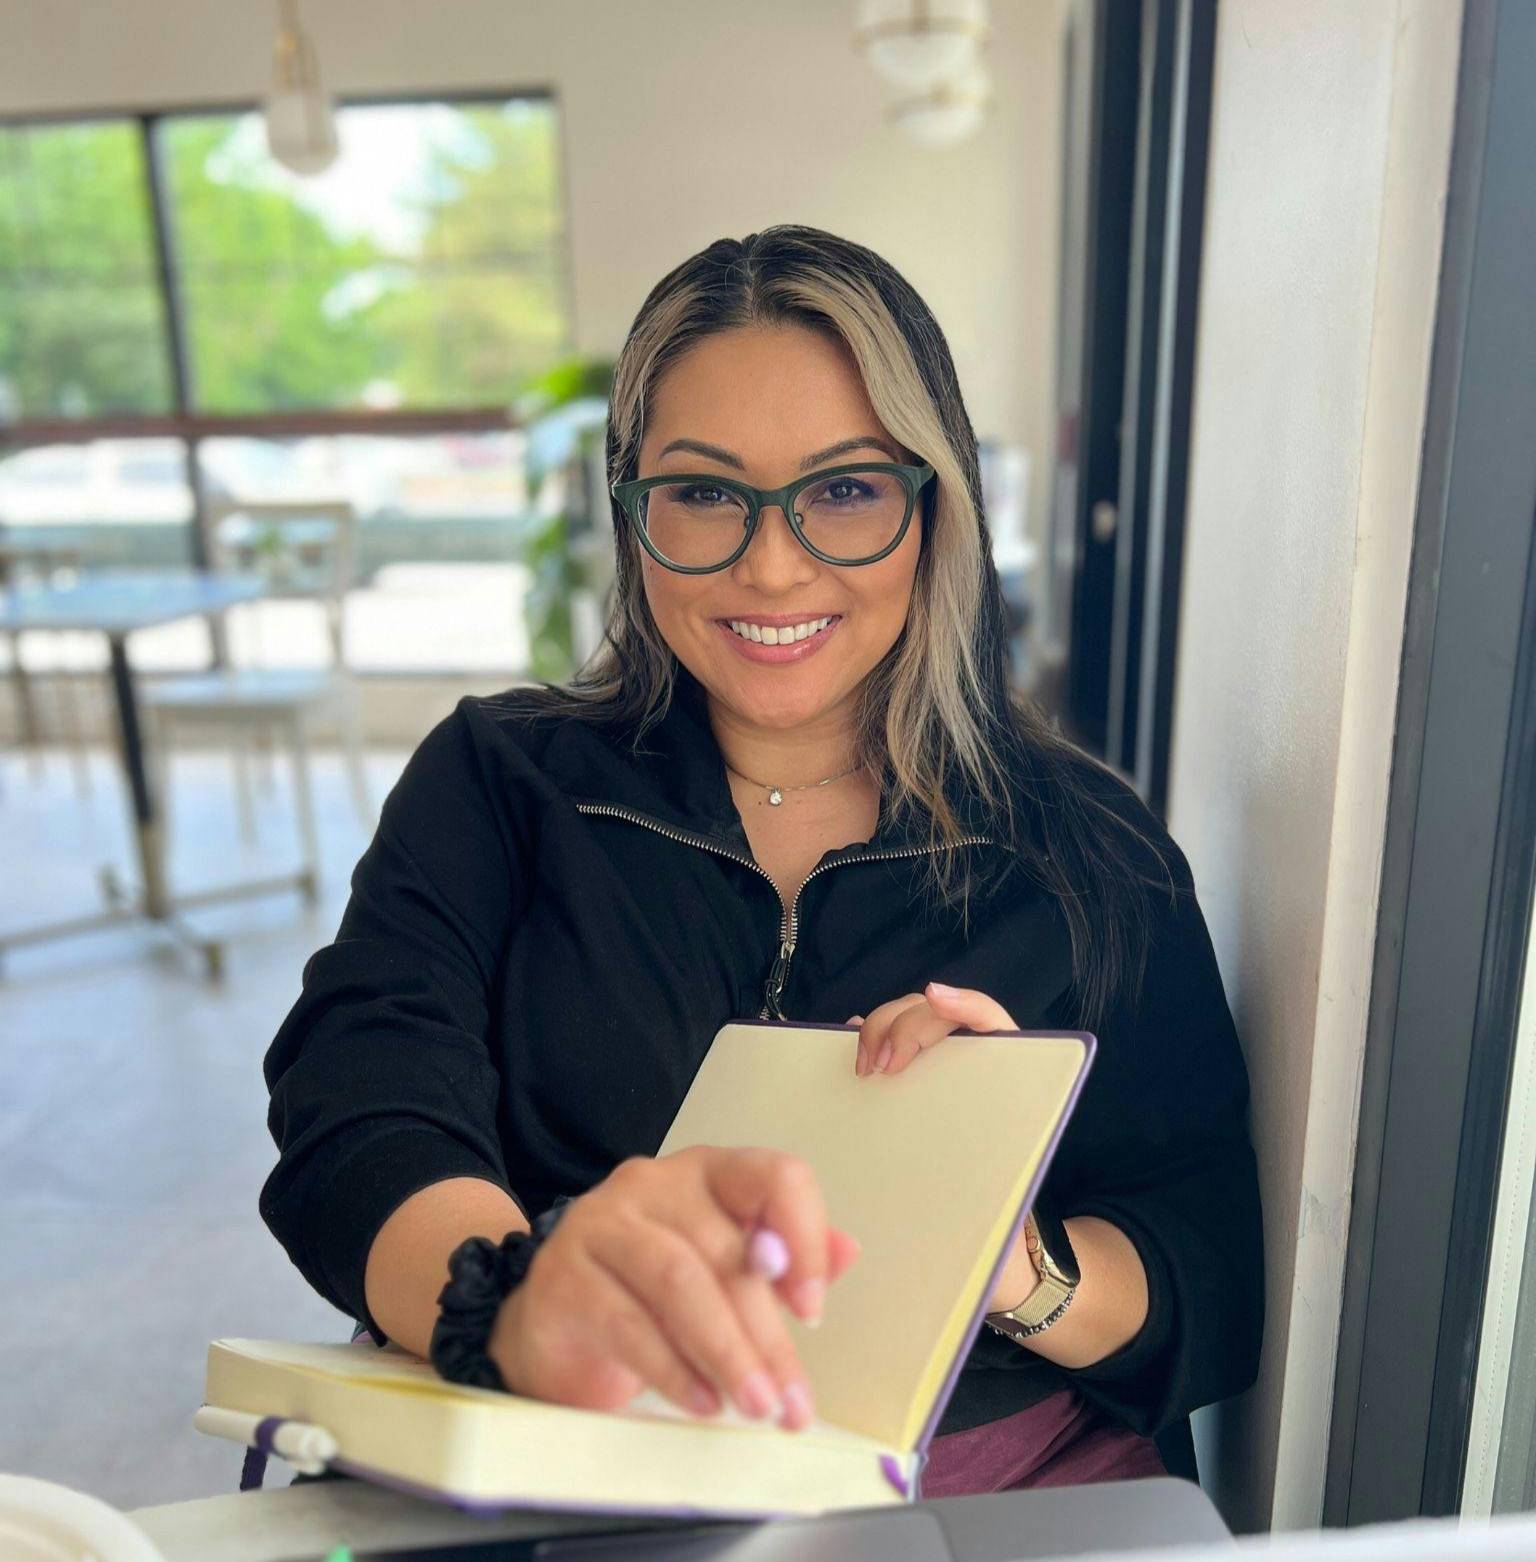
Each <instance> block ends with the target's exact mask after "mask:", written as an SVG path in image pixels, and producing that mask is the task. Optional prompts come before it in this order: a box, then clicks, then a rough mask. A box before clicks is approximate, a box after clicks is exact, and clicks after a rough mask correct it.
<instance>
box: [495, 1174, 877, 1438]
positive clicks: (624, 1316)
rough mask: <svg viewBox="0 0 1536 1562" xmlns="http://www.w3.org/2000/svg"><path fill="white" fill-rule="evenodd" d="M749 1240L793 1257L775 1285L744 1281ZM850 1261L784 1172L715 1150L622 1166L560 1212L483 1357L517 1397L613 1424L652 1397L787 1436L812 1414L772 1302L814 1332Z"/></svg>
mask: <svg viewBox="0 0 1536 1562" xmlns="http://www.w3.org/2000/svg"><path fill="white" fill-rule="evenodd" d="M758 1227H767V1228H769V1229H770V1230H772V1231H775V1232H777V1233H778V1235H779V1236H780V1237H782V1238H783V1240H784V1244H785V1247H786V1248H787V1250H788V1253H789V1267H788V1269H787V1270H786V1271H785V1272H784V1274H783V1275H782V1276H780V1277H779V1278H778V1279H777V1280H774V1281H769V1280H767V1279H766V1278H764V1277H763V1276H762V1275H760V1274H757V1273H755V1272H753V1271H752V1270H751V1269H750V1268H749V1267H748V1261H747V1244H748V1242H749V1240H750V1239H751V1236H752V1234H753V1231H754V1230H755V1229H757V1228H758ZM857 1252H858V1245H857V1243H856V1242H855V1241H854V1239H853V1238H852V1237H850V1236H848V1235H847V1234H846V1233H844V1232H841V1231H838V1230H837V1229H836V1228H834V1227H831V1226H829V1225H828V1222H827V1212H826V1206H825V1204H824V1202H823V1200H822V1195H821V1190H820V1188H819V1187H818V1186H817V1183H816V1178H815V1174H814V1173H813V1172H812V1171H811V1169H810V1167H809V1166H808V1165H807V1164H806V1163H805V1162H804V1161H802V1160H799V1159H797V1158H796V1157H795V1156H792V1155H784V1154H781V1153H780V1152H778V1151H776V1150H760V1149H725V1148H718V1147H714V1146H696V1147H694V1148H692V1149H688V1150H679V1151H676V1152H675V1153H673V1154H671V1155H664V1156H657V1157H651V1156H634V1157H631V1158H630V1159H629V1160H626V1161H623V1162H621V1163H620V1164H619V1165H618V1166H616V1167H615V1168H614V1170H613V1171H612V1172H611V1173H609V1175H608V1176H607V1177H605V1178H604V1179H603V1181H602V1182H600V1183H598V1184H597V1186H596V1187H594V1188H592V1189H591V1190H590V1191H589V1192H587V1193H584V1194H582V1196H581V1197H580V1198H579V1199H576V1200H575V1201H574V1202H573V1203H571V1204H569V1205H568V1206H567V1207H566V1209H565V1211H564V1213H563V1214H562V1215H561V1217H560V1221H559V1223H558V1224H557V1225H556V1227H555V1229H554V1231H553V1232H551V1234H550V1235H549V1236H548V1237H547V1238H546V1239H545V1241H544V1242H543V1243H542V1244H541V1245H540V1247H539V1249H538V1251H537V1252H536V1253H535V1255H534V1259H533V1263H532V1264H531V1265H530V1266H529V1270H528V1274H527V1276H526V1278H525V1279H524V1280H523V1282H522V1284H521V1285H519V1286H517V1287H516V1289H515V1290H513V1291H512V1293H511V1294H510V1295H509V1296H508V1297H507V1299H506V1301H505V1302H504V1303H503V1304H502V1307H501V1311H500V1312H499V1313H498V1314H497V1318H496V1323H495V1326H494V1328H493V1329H492V1331H491V1337H490V1340H489V1342H488V1349H489V1352H490V1355H491V1357H492V1359H493V1360H494V1361H495V1362H496V1365H497V1366H498V1368H499V1369H500V1370H501V1375H502V1379H503V1381H504V1382H505V1383H506V1385H507V1387H508V1388H509V1389H510V1390H512V1391H513V1392H514V1393H518V1394H528V1395H531V1396H533V1397H534V1398H538V1399H547V1400H553V1401H556V1402H558V1403H561V1404H568V1405H579V1406H582V1407H584V1408H587V1409H594V1410H616V1409H619V1408H620V1407H621V1406H623V1405H626V1404H628V1402H629V1401H630V1400H631V1399H632V1398H633V1397H634V1396H635V1394H637V1393H638V1392H639V1391H640V1390H641V1389H643V1388H646V1387H648V1386H649V1387H654V1388H656V1389H658V1390H659V1391H660V1392H661V1393H662V1394H664V1395H665V1396H666V1397H667V1398H668V1399H670V1400H671V1401H672V1402H673V1403H674V1404H676V1405H678V1406H680V1407H681V1408H684V1409H687V1410H690V1411H692V1412H693V1413H695V1414H698V1415H712V1414H714V1413H715V1412H716V1411H717V1410H718V1409H719V1408H720V1402H721V1396H722V1395H725V1396H728V1397H729V1398H730V1399H732V1400H733V1401H734V1402H735V1403H736V1405H737V1406H738V1407H739V1408H740V1409H741V1410H742V1412H743V1413H744V1414H746V1415H748V1416H752V1417H754V1418H761V1417H765V1416H773V1417H775V1418H776V1419H778V1421H779V1424H780V1425H781V1426H784V1427H787V1428H799V1427H802V1426H806V1425H808V1424H809V1423H810V1421H811V1420H812V1418H813V1416H814V1407H813V1406H812V1403H811V1395H810V1387H809V1384H808V1383H807V1382H806V1378H805V1372H804V1370H803V1368H802V1367H801V1365H800V1361H799V1357H798V1355H797V1353H796V1351H795V1347H794V1344H793V1342H792V1341H791V1339H790V1337H789V1332H788V1330H787V1328H786V1327H785V1322H784V1318H783V1315H782V1313H781V1312H780V1309H779V1302H780V1301H783V1302H784V1303H786V1304H788V1305H789V1306H790V1307H791V1308H792V1309H793V1310H794V1311H795V1313H796V1314H797V1315H798V1316H799V1317H800V1318H802V1319H803V1320H805V1321H806V1322H813V1321H814V1320H815V1319H816V1318H817V1317H819V1315H820V1311H821V1298H822V1296H823V1295H824V1294H825V1291H826V1287H827V1284H828V1283H829V1282H830V1281H832V1280H835V1279H836V1278H837V1276H838V1275H840V1274H841V1273H842V1272H843V1271H844V1270H845V1269H846V1268H847V1267H848V1265H849V1264H850V1263H852V1262H853V1259H854V1258H855V1257H856V1256H857Z"/></svg>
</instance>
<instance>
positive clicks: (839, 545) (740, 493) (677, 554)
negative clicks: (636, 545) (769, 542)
mask: <svg viewBox="0 0 1536 1562" xmlns="http://www.w3.org/2000/svg"><path fill="white" fill-rule="evenodd" d="M932 477H933V468H932V467H931V466H929V465H927V463H926V462H925V463H924V464H922V465H920V466H901V465H898V464H897V463H895V462H893V461H865V462H860V463H858V464H856V465H849V466H829V467H826V468H824V469H823V470H822V471H820V472H812V473H810V474H809V476H806V477H801V478H797V479H796V480H795V481H794V482H792V483H786V484H785V485H784V486H783V487H782V488H774V489H767V488H753V487H752V485H751V484H750V483H739V482H737V481H736V480H735V479H734V478H730V477H716V476H714V475H713V474H708V473H706V474H702V475H700V474H695V473H673V472H668V473H667V474H666V475H665V476H663V477H639V478H634V479H632V480H631V481H630V482H627V483H614V484H613V485H612V486H611V488H610V490H609V492H611V493H612V495H613V497H614V498H615V499H616V500H617V501H618V502H619V504H620V505H622V506H623V508H624V513H625V514H626V515H627V516H628V517H629V518H630V520H631V521H632V522H633V523H634V526H635V529H636V531H637V532H638V533H639V534H640V541H641V543H642V545H643V546H644V548H645V551H646V552H647V553H649V554H650V556H651V557H652V558H653V559H655V560H656V562H657V563H658V564H664V565H665V566H666V567H667V568H668V569H670V570H676V571H677V572H678V574H680V575H708V574H711V573H713V572H714V571H715V570H721V569H725V568H726V567H727V566H728V565H731V564H734V563H735V562H736V560H737V559H739V558H740V557H741V556H742V554H743V553H745V552H746V551H747V549H748V547H749V546H750V545H751V542H752V538H753V537H754V536H755V535H756V533H757V528H758V526H759V524H760V523H761V521H762V516H763V510H764V509H765V508H766V507H767V506H768V505H771V504H776V505H778V507H779V508H780V509H781V510H782V511H783V512H784V518H785V519H786V520H787V521H788V522H789V528H790V530H791V531H792V532H794V534H795V537H796V540H797V541H798V542H799V543H800V546H801V547H803V548H804V549H805V551H806V552H807V553H809V554H811V555H812V556H813V557H814V558H818V559H820V560H821V561H822V563H823V564H838V565H842V566H844V567H849V566H853V565H858V564H873V563H875V562H876V560H878V559H883V558H884V557H885V556H886V554H888V553H890V552H891V551H892V550H893V549H894V548H895V547H896V546H897V545H898V544H899V543H900V542H901V539H902V538H903V537H905V536H906V534H907V527H908V526H909V525H910V524H911V521H912V511H913V509H914V508H915V507H916V503H917V496H918V494H919V493H921V492H922V490H923V488H924V487H925V486H926V485H927V483H928V482H929V480H930V479H931V478H932Z"/></svg>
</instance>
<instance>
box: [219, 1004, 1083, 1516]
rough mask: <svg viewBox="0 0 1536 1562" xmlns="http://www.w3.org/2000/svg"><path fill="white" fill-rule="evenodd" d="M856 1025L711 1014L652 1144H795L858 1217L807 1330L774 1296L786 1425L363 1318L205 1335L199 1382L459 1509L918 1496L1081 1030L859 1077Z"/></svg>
mask: <svg viewBox="0 0 1536 1562" xmlns="http://www.w3.org/2000/svg"><path fill="white" fill-rule="evenodd" d="M855 1035H856V1031H855V1030H854V1029H852V1028H850V1027H847V1026H842V1025H797V1024H785V1023H767V1022H764V1023H739V1024H738V1023H732V1024H729V1025H726V1026H724V1027H723V1028H722V1029H721V1030H720V1031H719V1033H718V1034H717V1035H716V1037H715V1039H714V1041H713V1043H712V1044H711V1046H710V1050H709V1052H708V1054H707V1055H706V1057H705V1059H704V1062H703V1063H702V1064H701V1065H700V1068H699V1071H698V1074H697V1075H696V1076H695V1078H694V1081H693V1084H692V1086H691V1087H690V1088H689V1091H688V1095H687V1097H686V1099H685V1100H684V1102H683V1104H682V1107H681V1108H680V1110H679V1111H678V1114H677V1117H676V1119H675V1120H674V1121H673V1124H672V1126H671V1128H670V1129H669V1130H668V1133H667V1136H666V1138H665V1139H664V1140H663V1142H662V1144H661V1146H660V1148H659V1150H658V1151H657V1153H658V1154H660V1155H665V1154H668V1153H670V1152H671V1151H673V1150H680V1149H684V1148H686V1147H688V1146H690V1145H695V1144H712V1145H737V1146H740V1145H765V1146H769V1147H771V1148H774V1149H779V1150H784V1151H788V1152H791V1153H793V1154H796V1155H799V1156H802V1157H804V1158H805V1159H806V1160H807V1161H809V1162H810V1164H811V1165H812V1166H813V1167H814V1168H815V1170H816V1173H817V1177H818V1179H819V1181H820V1184H821V1187H822V1189H823V1191H824V1193H825V1196H826V1200H827V1206H828V1209H829V1212H830V1214H831V1217H832V1220H833V1221H834V1223H835V1224H837V1225H838V1226H840V1227H842V1229H843V1230H845V1231H849V1232H851V1233H852V1234H853V1235H854V1236H856V1237H857V1238H858V1239H859V1242H860V1244H861V1246H862V1249H863V1251H862V1253H861V1255H860V1257H859V1259H858V1260H857V1262H856V1263H855V1264H854V1265H853V1266H852V1268H851V1269H849V1270H848V1271H847V1272H846V1273H845V1274H844V1275H843V1276H842V1277H841V1278H840V1279H838V1280H837V1281H835V1282H834V1283H833V1285H832V1286H831V1287H830V1289H829V1293H828V1296H827V1300H826V1305H825V1309H824V1312H823V1317H822V1324H821V1327H820V1328H819V1329H815V1330H810V1329H807V1328H806V1327H805V1326H804V1325H803V1324H802V1323H800V1321H799V1320H798V1319H796V1318H794V1317H793V1316H792V1315H791V1314H790V1313H789V1312H788V1311H787V1309H786V1310H785V1314H784V1315H785V1317H786V1318H787V1319H788V1327H789V1328H790V1330H791V1332H792V1335H793V1338H794V1342H795V1346H796V1349H797V1350H798V1351H799V1353H800V1359H801V1361H802V1362H803V1363H804V1365H805V1368H806V1372H807V1374H808V1376H809V1378H810V1382H811V1389H812V1393H813V1395H814V1398H815V1402H816V1409H817V1413H818V1416H819V1419H818V1420H817V1421H816V1422H815V1423H814V1424H813V1425H812V1426H810V1427H807V1428H804V1429H802V1430H800V1431H794V1432H791V1431H785V1430H783V1429H781V1428H780V1427H777V1426H775V1425H773V1424H771V1423H764V1422H760V1421H752V1420H749V1419H748V1418H746V1417H744V1416H741V1415H739V1414H737V1413H736V1412H735V1411H734V1410H732V1409H731V1408H730V1407H729V1406H727V1408H726V1409H724V1410H722V1411H721V1412H720V1413H719V1414H718V1415H716V1416H712V1417H708V1418H698V1417H694V1416H691V1415H689V1414H688V1413H687V1412H686V1411H682V1410H679V1409H677V1408H675V1407H674V1406H672V1405H671V1404H670V1403H669V1402H668V1401H667V1400H665V1399H663V1398H662V1397H661V1396H660V1395H659V1394H656V1393H653V1392H647V1393H644V1394H641V1395H639V1396H637V1397H636V1398H635V1399H634V1400H633V1401H631V1403H630V1404H629V1406H627V1407H626V1408H625V1409H624V1410H623V1411H619V1412H616V1413H615V1412H600V1411H592V1410H578V1409H573V1408H570V1407H568V1406H562V1405H554V1404H549V1403H546V1402H543V1401H540V1400H534V1399H527V1398H523V1397H521V1396H518V1395H512V1394H502V1393H497V1392H495V1391H492V1390H489V1389H476V1388H465V1387H461V1386H459V1385H456V1384H451V1383H448V1382H445V1381H444V1380H443V1379H441V1378H439V1377H438V1376H437V1374H436V1372H435V1371H434V1370H433V1368H432V1367H431V1366H430V1364H428V1363H426V1362H423V1361H421V1360H419V1359H418V1358H416V1357H414V1356H412V1355H410V1354H408V1353H407V1352H404V1351H402V1350H399V1349H397V1348H396V1347H394V1346H388V1347H385V1348H384V1349H383V1350H380V1349H379V1348H378V1347H376V1346H375V1345H373V1344H372V1343H371V1342H370V1341H368V1340H366V1339H364V1340H362V1341H359V1342H356V1343H353V1344H351V1345H340V1344H333V1345H300V1344H285V1343H281V1342H278V1341H273V1340H242V1339H224V1340H215V1341H214V1342H213V1344H212V1345H210V1346H209V1349H208V1370H207V1384H206V1390H205V1396H204V1397H205V1401H206V1404H207V1405H208V1406H212V1407H217V1408H218V1409H220V1410H224V1411H233V1412H240V1413H244V1414H246V1415H250V1416H257V1417H261V1418H263V1432H262V1436H261V1439H260V1440H261V1442H262V1443H263V1445H265V1446H268V1447H270V1446H271V1442H272V1433H273V1429H274V1428H276V1427H278V1426H280V1425H282V1424H283V1423H284V1422H290V1421H291V1422H299V1423H305V1424H308V1425H310V1426H314V1427H318V1428H321V1429H323V1432H324V1433H325V1434H329V1435H328V1437H325V1438H324V1439H323V1442H324V1446H325V1447H326V1448H327V1449H329V1448H330V1447H331V1446H332V1445H334V1448H335V1454H334V1457H331V1458H329V1460H328V1463H329V1464H330V1467H331V1468H333V1469H336V1470H338V1471H340V1472H342V1473H345V1474H349V1475H356V1476H361V1477H364V1478H365V1479H368V1480H374V1481H379V1482H383V1483H385V1484H389V1485H395V1486H399V1487H402V1488H404V1489H407V1490H412V1491H418V1492H420V1493H421V1494H423V1495H426V1496H433V1497H437V1498H441V1499H444V1500H447V1501H450V1502H454V1503H456V1504H458V1505H460V1506H462V1507H467V1508H472V1509H478V1508H503V1507H527V1508H533V1507H544V1508H560V1509H568V1510H574V1509H579V1510H592V1511H610V1512H618V1513H654V1514H688V1515H693V1514H703V1515H714V1516H720V1517H726V1516H730V1517H738V1516H740V1517H770V1516H779V1515H786V1514H803V1513H816V1512H823V1511H826V1510H829V1509H834V1508H850V1507H869V1506H874V1505H877V1504H881V1503H899V1502H904V1501H911V1500H913V1499H914V1498H915V1497H916V1496H917V1495H918V1484H919V1477H920V1473H921V1469H922V1465H923V1461H924V1458H925V1450H926V1448H927V1446H928V1442H929V1440H930V1439H931V1438H932V1436H933V1433H934V1429H935V1427H936V1426H937V1425H938V1422H939V1418H940V1416H941V1415H942V1413H943V1410H944V1406H945V1404H946V1402H947V1401H948V1398H949V1394H950V1391H951V1389H952V1388H953V1386H954V1382H955V1378H956V1377H957V1375H958V1373H959V1371H960V1367H961V1364H962V1362H963V1360H964V1357H965V1354H966V1352H967V1351H968V1350H969V1349H970V1346H971V1342H972V1341H973V1340H974V1339H975V1336H976V1331H977V1330H978V1329H979V1328H980V1327H981V1320H982V1314H983V1311H984V1310H985V1306H986V1302H987V1298H988V1297H989V1295H990V1294H991V1290H992V1286H993V1284H994V1282H995V1278H996V1275H997V1272H998V1270H999V1268H1000V1267H1001V1264H1002V1261H1003V1259H1004V1258H1005V1256H1006V1254H1007V1251H1008V1248H1009V1247H1010V1246H1011V1244H1012V1240H1013V1238H1014V1235H1015V1234H1016V1232H1017V1231H1018V1229H1019V1227H1020V1225H1021V1223H1022V1221H1023V1218H1024V1214H1025V1211H1026V1210H1027V1209H1028V1207H1029V1205H1030V1203H1031V1202H1032V1201H1033V1199H1034V1196H1035V1192H1036V1190H1037V1188H1038V1186H1039V1183H1040V1179H1041V1177H1042V1176H1043V1174H1044V1171H1045V1168H1046V1165H1047V1164H1048V1162H1049V1160H1050V1156H1051V1154H1052V1153H1053V1151H1054V1149H1055V1147H1056V1143H1057V1141H1058V1139H1059V1137H1060V1134H1061V1130H1062V1127H1063V1125H1064V1123H1065V1121H1066V1119H1067V1116H1068V1114H1069V1113H1070V1111H1071V1109H1072V1106H1073V1104H1074V1102H1075V1101H1076V1099H1077V1095H1078V1091H1079V1090H1080V1088H1081V1086H1082V1082H1083V1078H1084V1075H1085V1074H1086V1072H1087V1069H1088V1065H1089V1062H1090V1060H1091V1057H1092V1054H1093V1049H1094V1041H1093V1038H1092V1037H1090V1036H1086V1035H1082V1034H1078V1033H1065V1032H1041V1031H1015V1032H993V1033H989V1034H987V1035H964V1034H962V1035H957V1036H952V1037H950V1038H948V1039H947V1040H945V1041H944V1042H942V1043H941V1044H940V1045H939V1046H937V1047H934V1048H931V1049H930V1050H928V1051H926V1052H924V1053H921V1054H920V1055H919V1056H918V1057H917V1058H916V1059H915V1060H914V1062H913V1063H912V1064H911V1065H910V1066H909V1067H908V1068H907V1069H905V1070H904V1071H903V1072H902V1073H900V1074H897V1075H893V1076H886V1075H871V1076H867V1077H865V1078H863V1079H860V1078H858V1077H857V1076H856V1075H855V1074H854V1071H853V1054H854V1048H855V1040H854V1038H855ZM1020 1348H1021V1349H1022V1348H1023V1347H1020Z"/></svg>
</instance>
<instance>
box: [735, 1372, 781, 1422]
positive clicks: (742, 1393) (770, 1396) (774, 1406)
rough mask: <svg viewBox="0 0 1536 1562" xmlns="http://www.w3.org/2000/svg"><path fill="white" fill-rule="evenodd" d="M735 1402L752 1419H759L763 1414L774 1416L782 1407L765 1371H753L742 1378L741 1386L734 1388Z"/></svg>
mask: <svg viewBox="0 0 1536 1562" xmlns="http://www.w3.org/2000/svg"><path fill="white" fill-rule="evenodd" d="M736 1403H737V1404H738V1405H740V1406H741V1408H742V1410H743V1411H744V1412H745V1413H746V1414H747V1415H749V1416H751V1417H752V1419H753V1420H754V1421H761V1420H762V1418H763V1417H764V1416H776V1415H778V1414H779V1411H780V1409H781V1408H782V1407H781V1406H780V1404H779V1396H778V1395H777V1394H775V1393H774V1391H773V1383H772V1380H771V1379H770V1378H769V1376H768V1374H767V1373H766V1372H754V1373H753V1374H752V1375H751V1376H750V1377H748V1378H745V1379H743V1381H742V1384H741V1387H740V1388H738V1389H737V1390H736Z"/></svg>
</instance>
